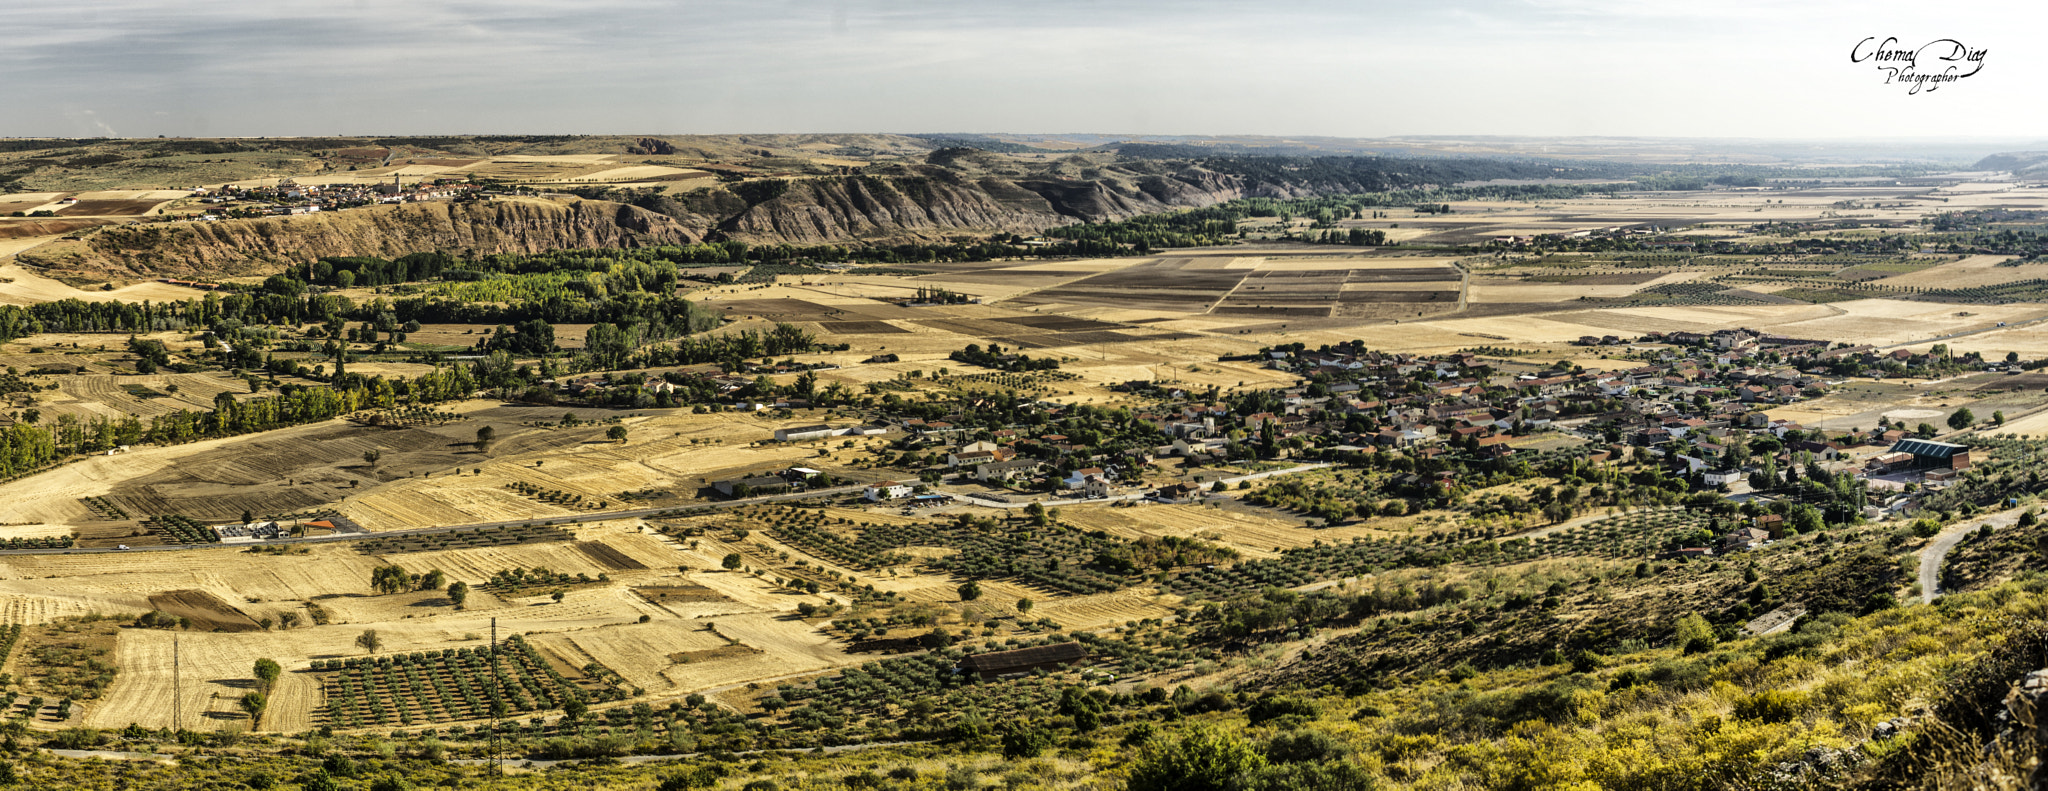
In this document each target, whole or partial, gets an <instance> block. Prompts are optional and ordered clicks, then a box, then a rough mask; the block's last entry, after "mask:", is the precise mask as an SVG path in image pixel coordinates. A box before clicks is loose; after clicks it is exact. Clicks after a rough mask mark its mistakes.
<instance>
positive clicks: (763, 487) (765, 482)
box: [711, 475, 789, 497]
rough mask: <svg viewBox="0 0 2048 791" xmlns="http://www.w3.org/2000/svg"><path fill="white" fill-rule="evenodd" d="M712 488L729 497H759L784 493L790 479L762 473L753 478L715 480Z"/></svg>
mask: <svg viewBox="0 0 2048 791" xmlns="http://www.w3.org/2000/svg"><path fill="white" fill-rule="evenodd" d="M711 488H712V489H715V490H717V492H718V493H719V494H722V495H725V496H727V497H758V496H760V495H764V494H782V493H784V492H787V491H789V481H786V480H783V478H782V477H781V476H779V475H762V476H757V477H753V478H728V479H726V480H723V481H715V482H713V483H712V484H711Z"/></svg>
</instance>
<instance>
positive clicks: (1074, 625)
mask: <svg viewBox="0 0 2048 791" xmlns="http://www.w3.org/2000/svg"><path fill="white" fill-rule="evenodd" d="M1172 612H1173V608H1172V607H1169V606H1166V605H1165V604H1161V603H1160V602H1158V601H1157V600H1155V599H1154V598H1153V597H1150V596H1144V595H1141V594H1138V593H1135V592H1133V591H1118V592H1116V593H1104V594H1099V595H1095V596H1074V597H1061V598H1057V599H1050V600H1043V601H1041V602H1040V603H1039V604H1038V606H1036V607H1034V608H1032V610H1031V614H1032V615H1035V616H1038V617H1040V618H1051V619H1053V620H1055V621H1058V622H1059V623H1060V625H1061V626H1064V627H1066V628H1068V629H1080V630H1094V629H1108V628H1111V627H1116V626H1122V625H1124V624H1125V623H1127V622H1130V621H1140V620H1144V619H1146V618H1160V617H1164V616H1166V615H1169V614H1171V613H1172Z"/></svg>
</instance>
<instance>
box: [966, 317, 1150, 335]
mask: <svg viewBox="0 0 2048 791" xmlns="http://www.w3.org/2000/svg"><path fill="white" fill-rule="evenodd" d="M996 321H1000V322H1003V323H1004V324H1016V325H1020V326H1024V327H1030V328H1032V329H1034V330H1045V331H1047V332H1090V331H1096V330H1120V329H1124V325H1122V324H1116V323H1112V322H1107V321H1096V320H1094V319H1084V318H1078V317H1075V316H1011V317H1009V318H1003V319H996Z"/></svg>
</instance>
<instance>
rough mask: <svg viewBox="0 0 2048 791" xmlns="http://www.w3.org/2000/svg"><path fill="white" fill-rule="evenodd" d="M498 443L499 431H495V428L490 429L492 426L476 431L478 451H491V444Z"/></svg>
mask: <svg viewBox="0 0 2048 791" xmlns="http://www.w3.org/2000/svg"><path fill="white" fill-rule="evenodd" d="M497 441H498V430H497V429H495V428H492V427H490V426H484V427H483V428H480V429H477V430H476V448H477V450H490V449H491V443H493V442H497Z"/></svg>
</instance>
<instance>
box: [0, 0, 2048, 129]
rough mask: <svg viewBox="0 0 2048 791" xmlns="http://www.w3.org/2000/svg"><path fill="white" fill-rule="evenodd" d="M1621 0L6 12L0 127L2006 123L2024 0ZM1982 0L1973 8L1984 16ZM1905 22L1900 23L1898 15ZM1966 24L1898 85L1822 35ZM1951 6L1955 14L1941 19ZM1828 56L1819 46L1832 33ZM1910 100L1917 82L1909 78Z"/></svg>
mask: <svg viewBox="0 0 2048 791" xmlns="http://www.w3.org/2000/svg"><path fill="white" fill-rule="evenodd" d="M1915 8H1924V7H1923V6H1917V5H1916V6H1907V5H1905V4H1903V3H1898V2H1894V1H1893V0H1880V1H1879V2H1877V3H1867V4H1866V3H1847V2H1822V3H1812V4H1797V5H1796V6H1790V7H1788V6H1783V5H1782V4H1765V3H1762V2H1759V0H1734V1H1733V2H1729V3H1694V2H1684V3H1680V2H1635V1H1625V0H1478V1H1477V2H1470V3H1459V4H1455V5H1453V4H1422V3H1408V2H1403V3H1383V2H1338V1H1336V0H1283V1H1282V2H1274V3H1264V4H1247V3H1243V2H1241V0H1235V1H1233V2H1223V1H1222V0H1183V1H1182V2H1175V3H1160V2H1141V1H1140V0H1096V1H1093V2H1090V1H1087V0H1042V1H1041V2H1030V3H1024V2H973V3H963V2H957V0H750V1H747V2H741V1H739V0H586V1H584V2H577V3H560V2H555V1H553V0H550V1H549V2H539V1H537V0H502V1H500V0H494V1H493V2H470V1H464V2H418V0H319V1H318V2H310V1H308V0H276V1H275V2H270V3H265V4H261V5H253V4H242V3H233V4H218V3H182V4H174V5H166V4H162V3H159V2H154V1H153V0H152V1H150V2H143V1H141V0H107V1H106V2H93V3H72V4H42V5H33V6H31V5H23V4H11V5H6V6H0V29H6V30H8V31H9V40H10V46H9V47H7V48H6V49H0V80H4V81H5V84H7V85H8V86H9V100H8V111H7V112H6V113H5V114H0V135H50V134H59V135H66V134H106V133H108V132H107V131H106V130H111V129H121V130H125V131H128V132H129V133H131V134H147V135H153V134H173V135H180V134H215V135H235V134H240V135H317V134H340V133H348V134H368V133H387V134H411V133H454V132H501V133H560V132H578V133H614V132H616V133H637V132H653V133H660V132H669V133H686V132H732V131H917V130H924V129H947V130H983V131H1001V130H1013V131H1042V130H1088V131H1122V132H1144V133H1210V132H1240V133H1269V134H1328V135H1352V136H1375V135H1395V134H1417V133H1485V134H1559V133H1578V134H1636V135H1641V134H1652V135H1657V134H1661V135H1695V136H1696V135H1744V136H1752V137H1800V136H1841V135H1855V134H1867V133H1869V132H1868V131H1866V130H1869V129H1871V128H1872V127H1873V126H1874V125H1875V124H1877V123H1879V122H1880V119H1882V123H1884V124H1885V127H1884V131H1885V133H1887V134H1954V133H1957V132H1958V131H1959V130H1958V128H1957V127H1955V126H1954V125H1953V124H1954V120H1953V119H1954V114H1956V113H1958V112H1967V113H1971V114H1972V115H1971V126H1969V127H1966V128H1963V129H1962V130H1961V131H1967V132H1971V133H1981V134H2028V133H2033V132H2035V131H2037V130H2038V129H2040V128H2041V127H2042V125H2043V124H2042V122H2043V121H2048V111H2044V110H2041V109H2037V106H2038V103H2037V102H2032V101H2031V100H2030V97H2031V90H2032V89H2031V86H2032V85H2038V84H2039V83H2040V81H2041V78H2042V77H2043V76H2044V75H2043V74H2042V70H2043V68H2044V67H2048V64H2044V62H2043V60H2042V57H2041V56H2035V55H2032V54H2030V53H2029V52H2027V51H2026V50H2024V49H2023V48H2022V47H2023V44H2024V42H2021V41H2017V40H2011V39H2007V40H2004V41H1999V40H1996V36H1997V35H1999V34H2000V33H2004V34H2005V35H2010V33H2009V32H2008V31H2020V30H2026V29H2031V26H2030V25H2027V24H2026V22H2027V21H2029V20H2032V21H2041V18H2042V17H2043V16H2044V13H2043V12H2042V11H2039V10H2034V9H2033V8H2032V7H2022V6H2011V5H2006V4H1985V3H1971V2H1968V1H1967V0H1965V1H1964V2H1961V3H1960V4H1958V5H1955V6H1953V7H1951V8H1948V9H1947V10H1946V11H1945V12H1944V13H1945V17H1946V18H1944V17H1943V16H1939V15H1928V14H1924V13H1920V14H1905V13H1902V12H1903V11H1904V10H1907V9H1915ZM1994 12H1995V13H1994ZM1900 28H1904V29H1900ZM1923 29H1924V30H1929V31H1937V32H1931V33H1929V37H1934V36H1941V35H1959V36H1960V35H1974V36H1981V37H1984V38H1985V39H1986V43H1985V44H1983V45H1982V46H1990V47H1992V48H1993V53H1994V54H1993V59H1992V61H1991V62H1989V63H1988V64H1987V67H1986V70H1985V73H1984V74H1983V75H1980V76H1979V77H1975V78H1972V81H1971V82H1968V83H1964V84H1960V85H1957V86H1954V88H1955V90H1953V91H1949V92H1947V93H1946V94H1944V95H1941V96H1938V97H1933V98H1934V99H1935V101H1934V102H1928V101H1922V102H1921V103H1920V104H1919V105H1902V104H1900V97H1898V96H1895V95H1894V93H1895V92H1887V91H1884V90H1882V87H1883V86H1876V87H1873V86H1871V85H1870V84H1869V83H1870V82H1871V80H1870V79H1869V77H1870V75H1867V74H1864V73H1862V71H1860V70H1854V71H1852V70H1850V69H1848V68H1847V66H1848V64H1846V63H1843V62H1838V61H1842V60H1843V57H1842V52H1846V47H1847V46H1848V45H1849V44H1851V43H1853V42H1854V40H1856V39H1857V38H1860V37H1861V36H1864V35H1870V34H1871V33H1872V32H1885V33H1887V34H1889V33H1890V32H1893V31H1894V30H1896V31H1897V32H1898V34H1899V35H1918V31H1919V30H1923ZM1952 29H1959V30H1962V31H1963V32H1960V33H1958V32H1948V31H1951V30H1952ZM1837 50H1841V51H1842V52H1837ZM1916 98H1929V97H1916Z"/></svg>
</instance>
